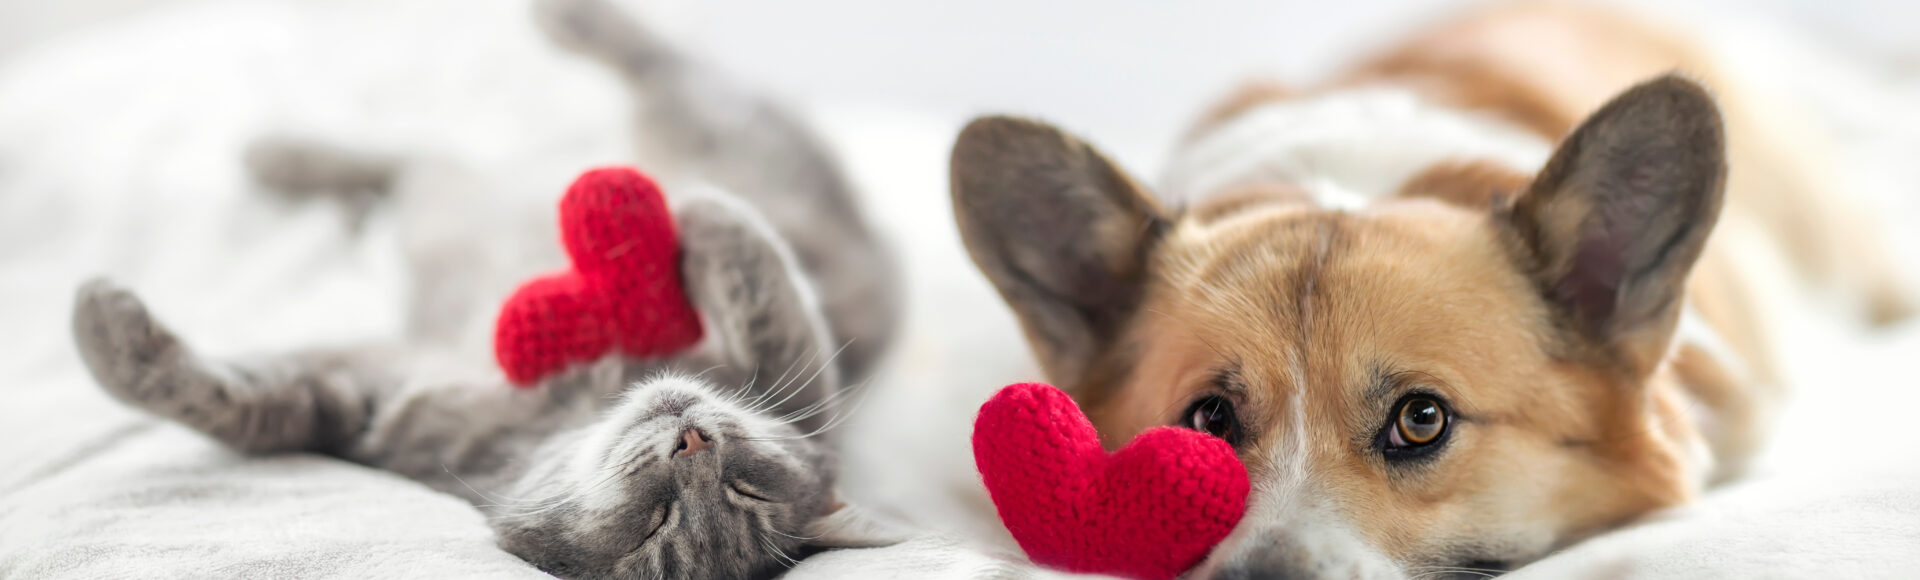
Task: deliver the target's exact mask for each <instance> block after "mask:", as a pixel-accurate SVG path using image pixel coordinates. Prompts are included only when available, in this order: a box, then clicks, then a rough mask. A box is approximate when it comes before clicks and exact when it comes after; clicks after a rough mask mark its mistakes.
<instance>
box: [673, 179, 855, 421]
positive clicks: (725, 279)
mask: <svg viewBox="0 0 1920 580" xmlns="http://www.w3.org/2000/svg"><path fill="white" fill-rule="evenodd" d="M694 193H695V196H694V197H692V198H690V199H687V200H686V201H684V202H682V203H680V204H679V205H678V207H677V208H675V211H674V214H675V219H676V220H678V221H679V223H680V245H681V248H682V254H681V262H680V272H681V275H682V276H683V277H684V278H685V280H686V284H687V297H688V298H689V299H690V300H692V301H693V306H694V308H696V309H698V310H699V311H700V316H701V319H702V320H704V321H705V323H706V331H707V333H708V334H709V335H711V336H712V337H713V338H712V339H711V340H714V341H715V342H717V343H718V346H719V350H720V355H721V356H722V357H725V359H726V360H727V362H729V363H731V364H734V365H738V366H740V367H741V368H749V369H759V371H760V372H761V373H762V374H767V373H771V374H774V375H777V374H781V373H783V372H784V373H785V374H786V375H787V376H794V377H804V378H806V379H809V380H810V381H811V382H810V383H809V384H811V385H817V386H819V387H820V388H822V389H826V391H823V392H831V389H834V388H838V387H839V385H840V377H839V373H838V371H837V367H836V365H835V364H834V357H833V355H834V348H833V347H832V346H830V341H829V339H828V332H827V327H826V324H825V323H824V321H822V320H821V317H820V308H819V305H818V302H817V300H816V299H815V298H814V294H813V289H812V286H810V285H809V284H808V283H807V281H806V279H805V278H804V277H803V276H802V275H801V274H800V269H799V263H798V262H797V261H796V260H795V259H794V257H793V253H792V252H791V251H790V250H789V249H788V248H787V245H786V244H785V243H784V242H783V241H782V240H781V239H780V238H779V237H778V236H777V235H775V234H774V233H773V229H772V228H771V227H770V226H768V225H767V223H766V220H765V219H764V218H762V217H761V216H760V214H759V213H758V212H755V211H754V210H753V208H752V207H749V206H748V205H746V204H745V203H743V202H741V201H740V200H738V199H734V198H732V197H729V196H727V195H726V194H725V193H722V192H719V191H713V190H708V191H696V192H694ZM769 376H771V375H769ZM773 383H774V381H761V382H760V383H759V384H760V385H762V386H765V385H771V384H773ZM816 400H817V397H815V396H813V395H802V396H796V397H790V403H791V404H792V405H796V406H804V405H807V404H811V403H813V402H815V401H816ZM773 411H775V412H776V413H777V412H780V410H779V409H774V410H773Z"/></svg>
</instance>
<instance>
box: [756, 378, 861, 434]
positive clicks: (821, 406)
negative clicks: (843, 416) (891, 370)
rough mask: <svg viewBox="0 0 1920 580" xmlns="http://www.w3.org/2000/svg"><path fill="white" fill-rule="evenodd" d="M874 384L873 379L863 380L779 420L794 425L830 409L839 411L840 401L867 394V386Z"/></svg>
mask: <svg viewBox="0 0 1920 580" xmlns="http://www.w3.org/2000/svg"><path fill="white" fill-rule="evenodd" d="M872 384H873V381H872V379H868V380H866V381H861V382H860V384H857V385H853V386H849V387H847V388H844V389H841V390H840V392H838V393H834V394H832V395H828V396H827V397H826V398H824V399H821V400H820V402H818V403H814V404H812V405H809V406H807V407H806V408H802V409H800V410H798V411H794V412H792V413H788V414H786V415H783V416H781V417H780V418H779V419H777V420H778V421H779V422H780V424H782V425H792V424H794V423H799V422H801V421H805V420H807V419H810V418H812V417H813V416H815V415H819V414H821V413H825V412H828V411H833V412H835V413H838V412H839V411H840V410H841V409H842V408H843V407H842V406H841V405H840V403H843V402H845V401H846V400H847V399H848V398H850V397H861V396H866V394H867V388H868V386H869V385H872ZM835 416H836V417H837V416H838V415H835ZM828 420H829V421H831V420H832V418H828Z"/></svg>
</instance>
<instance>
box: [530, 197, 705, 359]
mask: <svg viewBox="0 0 1920 580" xmlns="http://www.w3.org/2000/svg"><path fill="white" fill-rule="evenodd" d="M560 235H561V240H562V242H563V243H564V244H565V245H566V249H567V256H568V257H569V258H570V259H571V260H572V261H573V266H572V267H571V268H568V269H566V270H562V271H560V272H555V273H552V274H548V275H545V276H541V277H538V278H534V279H533V280H529V281H527V282H526V283H524V284H522V285H521V286H520V288H519V289H518V290H515V291H514V293H513V296H512V297H510V298H508V299H507V302H506V304H505V305H503V306H501V308H500V318H499V320H498V322H497V323H496V326H495V327H494V337H493V349H494V356H495V358H497V359H499V361H500V368H501V369H502V370H505V371H506V374H507V379H509V380H511V381H513V383H514V384H516V385H520V386H530V385H532V384H533V383H535V382H538V381H539V380H540V379H541V378H543V377H545V376H547V375H548V374H551V373H553V372H556V371H559V370H562V369H565V368H566V367H567V366H568V365H571V364H575V363H582V362H590V361H593V360H595V359H598V358H600V357H602V356H605V355H606V354H608V353H612V352H619V353H622V354H626V355H628V356H635V357H647V356H657V355H662V354H668V353H672V352H674V351H678V350H680V349H683V348H686V347H688V346H690V345H692V344H694V343H695V342H699V340H700V334H701V333H700V316H699V315H698V314H696V313H695V311H694V309H693V304H692V303H691V302H689V301H688V300H687V294H686V290H685V288H684V285H683V284H682V281H681V278H680V242H679V240H678V235H677V234H676V233H675V231H674V227H673V216H672V214H669V213H668V212H667V202H666V200H665V199H664V198H662V197H661V195H660V187H659V186H657V185H655V184H654V183H653V180H652V179H649V178H648V177H647V176H646V175H643V174H641V173H640V172H639V171H636V170H634V169H631V168H626V167H608V168H601V169H595V170H592V171H588V172H586V173H584V174H581V175H580V177H579V178H578V179H575V180H574V182H573V185H572V186H571V187H568V188H567V194H566V196H565V197H563V198H561V200H560Z"/></svg>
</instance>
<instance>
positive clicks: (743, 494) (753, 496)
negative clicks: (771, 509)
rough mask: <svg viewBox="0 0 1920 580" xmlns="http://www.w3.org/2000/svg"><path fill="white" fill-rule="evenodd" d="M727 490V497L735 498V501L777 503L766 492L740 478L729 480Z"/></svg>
mask: <svg viewBox="0 0 1920 580" xmlns="http://www.w3.org/2000/svg"><path fill="white" fill-rule="evenodd" d="M726 491H727V499H730V500H733V501H734V503H743V502H752V503H776V502H775V501H774V500H773V499H772V498H770V497H768V496H767V494H766V492H763V491H760V490H759V489H755V488H754V487H753V485H751V484H748V483H747V482H745V481H742V480H738V479H736V480H733V481H731V482H728V483H727V490H726Z"/></svg>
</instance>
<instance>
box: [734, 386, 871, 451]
mask: <svg viewBox="0 0 1920 580" xmlns="http://www.w3.org/2000/svg"><path fill="white" fill-rule="evenodd" d="M869 392H871V391H869ZM871 399H872V397H870V396H864V395H863V396H861V397H859V398H858V399H857V400H856V401H855V402H854V404H853V406H852V407H851V408H848V409H846V412H844V413H840V414H838V415H835V416H834V418H833V419H832V420H829V421H827V422H826V424H824V425H821V426H820V428H818V429H814V430H813V432H811V433H804V434H800V435H792V436H786V437H748V438H747V439H749V440H753V441H789V440H793V439H807V438H811V437H814V436H816V435H819V434H821V433H826V432H827V431H831V430H833V429H834V428H836V427H839V426H841V425H844V424H846V423H847V421H848V420H849V419H851V418H852V417H854V416H855V415H857V414H858V413H859V411H860V408H861V407H863V406H865V405H866V404H867V401H868V400H871Z"/></svg>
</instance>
